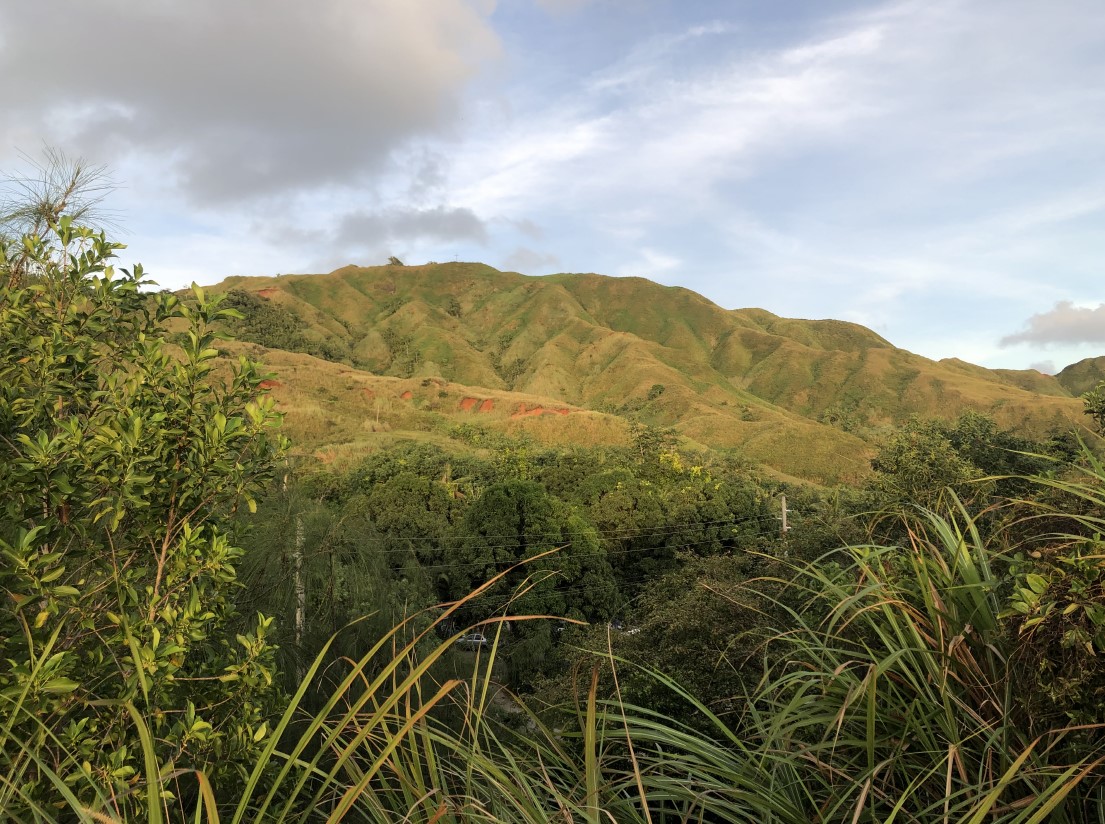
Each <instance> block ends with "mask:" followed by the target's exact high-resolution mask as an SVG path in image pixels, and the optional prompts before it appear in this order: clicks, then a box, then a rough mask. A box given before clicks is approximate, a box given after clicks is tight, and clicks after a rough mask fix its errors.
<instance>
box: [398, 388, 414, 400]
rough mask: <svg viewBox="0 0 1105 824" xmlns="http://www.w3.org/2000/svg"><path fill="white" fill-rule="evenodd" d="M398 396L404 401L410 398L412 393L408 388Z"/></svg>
mask: <svg viewBox="0 0 1105 824" xmlns="http://www.w3.org/2000/svg"><path fill="white" fill-rule="evenodd" d="M399 397H400V398H402V399H403V400H405V401H409V400H410V399H411V398H413V397H414V393H413V392H412V391H411V390H409V389H408V390H407V391H406V392H404V393H403V394H402V395H400V396H399Z"/></svg>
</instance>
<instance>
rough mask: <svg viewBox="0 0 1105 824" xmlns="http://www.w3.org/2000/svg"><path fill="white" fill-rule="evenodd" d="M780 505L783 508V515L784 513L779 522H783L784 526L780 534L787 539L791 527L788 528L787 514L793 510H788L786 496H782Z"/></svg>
mask: <svg viewBox="0 0 1105 824" xmlns="http://www.w3.org/2000/svg"><path fill="white" fill-rule="evenodd" d="M779 503H780V505H781V506H782V513H783V514H782V515H781V516H780V518H779V520H780V521H782V525H783V526H782V529H781V530H780V533H781V534H782V536H783V537H784V538H785V537H787V532H788V531H790V527H789V526H787V513H788V512H790V511H791V510H789V509H787V496H786V495H781V496H780V498H779Z"/></svg>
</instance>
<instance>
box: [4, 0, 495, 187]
mask: <svg viewBox="0 0 1105 824" xmlns="http://www.w3.org/2000/svg"><path fill="white" fill-rule="evenodd" d="M485 15H486V10H484V12H483V13H481V12H480V11H479V10H478V9H476V8H475V7H473V6H472V5H471V4H470V3H469V2H466V0H424V1H423V2H418V3H411V2H408V0H319V2H315V3H311V4H303V3H301V2H298V0H264V2H262V0H248V1H247V2H234V3H225V2H220V0H190V2H188V3H165V2H148V3H139V4H133V3H122V2H118V0H80V2H78V1H77V0H68V2H50V3H21V2H14V3H5V4H4V28H5V34H6V35H9V36H6V37H5V40H4V43H3V48H2V49H0V99H3V100H4V109H5V118H4V123H3V124H0V145H3V144H9V143H10V142H11V141H13V140H21V139H23V137H24V135H25V134H26V133H27V132H28V131H30V132H31V133H34V134H36V135H37V136H38V139H37V140H36V141H35V144H36V145H37V144H38V143H39V142H41V141H46V142H48V143H60V144H61V145H62V146H63V147H70V148H76V150H77V151H76V153H78V154H92V155H94V156H95V157H96V159H98V160H104V161H116V160H117V159H118V158H120V157H121V156H122V155H124V154H125V153H127V152H136V153H138V154H139V155H141V156H143V157H146V158H148V159H149V160H150V162H151V163H153V162H154V161H156V162H157V163H158V164H159V166H160V167H159V168H158V170H157V172H156V174H157V175H159V176H163V177H165V176H170V175H173V176H175V179H176V181H177V182H178V183H179V185H180V186H181V187H182V189H183V190H184V191H185V192H186V193H187V194H188V195H189V196H190V197H191V198H193V199H194V200H195V201H196V202H201V203H208V204H210V203H222V202H228V201H241V200H243V199H247V198H250V197H252V196H256V195H272V194H284V193H287V192H289V191H294V190H296V189H299V188H302V187H315V186H319V185H324V184H331V183H350V182H354V181H357V180H361V181H363V180H364V178H365V176H366V175H367V174H370V173H373V172H378V171H379V170H380V169H381V168H383V167H384V166H385V165H386V163H387V162H388V159H389V157H390V155H391V153H392V152H393V151H395V150H396V149H398V148H400V147H402V146H403V145H404V144H405V142H406V141H408V140H409V139H410V138H411V137H412V136H419V135H424V134H427V133H431V132H441V131H442V130H444V129H447V128H449V127H450V125H451V123H452V122H453V120H454V118H455V116H456V114H457V112H458V106H459V95H460V93H461V91H462V90H463V88H464V86H465V84H466V82H467V80H468V79H469V78H471V77H472V76H473V73H474V72H475V71H477V70H478V68H479V67H480V66H481V64H482V63H483V62H484V61H486V60H487V59H488V58H491V57H494V56H495V55H496V54H497V53H498V49H499V42H498V38H497V37H496V35H495V34H494V32H493V31H492V30H491V29H490V27H489V24H488V21H487V19H486V16H485ZM25 148H32V149H33V148H34V147H33V146H32V147H25ZM167 162H168V163H170V164H171V165H172V166H173V169H172V172H170V170H169V169H167V168H165V165H166V163H167Z"/></svg>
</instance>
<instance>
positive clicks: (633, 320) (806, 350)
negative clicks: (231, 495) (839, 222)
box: [215, 263, 1083, 483]
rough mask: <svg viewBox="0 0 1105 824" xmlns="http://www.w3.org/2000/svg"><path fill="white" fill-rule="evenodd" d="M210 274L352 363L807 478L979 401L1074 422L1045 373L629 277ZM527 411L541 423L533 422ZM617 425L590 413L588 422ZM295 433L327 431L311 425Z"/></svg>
mask: <svg viewBox="0 0 1105 824" xmlns="http://www.w3.org/2000/svg"><path fill="white" fill-rule="evenodd" d="M215 289H217V290H219V289H239V290H245V291H249V292H253V293H255V294H257V295H259V296H260V297H261V298H263V299H265V300H267V301H269V302H270V303H271V304H273V305H274V306H278V307H280V308H281V309H283V310H286V311H287V312H289V313H292V314H294V315H295V316H297V317H298V318H300V319H301V321H302V323H303V324H304V331H303V335H304V338H305V339H308V340H311V341H316V342H325V343H326V345H327V346H328V347H330V351H336V352H338V353H340V357H339V359H340V360H344V361H345V362H346V363H347V364H348V365H349V366H352V367H356V368H359V369H363V370H366V371H368V372H372V373H375V374H378V375H387V376H391V377H395V378H403V379H416V380H417V379H440V380H441V381H444V382H445V383H447V384H449V385H457V384H459V385H460V386H463V387H472V389H470V390H469V389H465V390H461V389H458V390H457V392H467V393H468V394H472V393H478V391H483V392H497V393H521V395H524V396H527V397H530V398H531V399H540V400H541V403H542V404H544V405H545V406H548V405H549V404H550V403H558V404H560V405H568V406H573V407H579V408H581V409H588V410H592V411H595V412H607V413H614V414H620V415H624V414H626V413H632V414H635V415H637V416H639V417H641V418H642V419H644V420H645V421H647V422H649V423H653V424H657V425H665V426H675V427H676V428H677V429H678V430H679V431H680V432H681V434H683V435H685V436H686V437H688V438H690V439H692V440H693V441H696V442H699V443H701V444H703V445H706V446H710V447H739V448H741V449H743V450H745V451H746V452H747V453H748V455H749V457H751V458H753V459H754V460H757V461H760V462H763V463H765V464H767V465H768V466H771V467H773V468H775V469H776V470H778V471H780V472H782V473H785V474H789V475H796V476H800V477H805V478H809V479H811V480H815V481H819V482H830V483H833V482H840V481H855V480H856V479H857V478H858V477H859V476H861V475H862V474H863V473H864V471H865V467H866V460H867V457H868V455H869V450H870V447H869V445H870V443H871V442H872V440H873V439H875V438H877V437H878V436H879V435H880V434H881V432H882V431H884V430H885V429H886V427H888V426H892V425H895V424H899V423H901V422H903V421H904V420H906V419H908V418H909V417H910V416H913V415H920V416H923V417H939V418H952V417H955V416H956V415H958V414H960V413H962V412H964V411H967V410H978V411H982V412H985V413H988V414H990V415H992V416H993V417H994V418H995V419H996V420H997V421H998V423H999V424H1001V425H1003V426H1008V427H1017V428H1021V429H1023V430H1025V431H1026V432H1027V433H1029V434H1033V435H1041V434H1044V433H1045V432H1047V431H1050V430H1053V429H1070V428H1072V427H1081V426H1082V425H1083V420H1082V419H1083V416H1082V408H1081V404H1080V402H1079V401H1078V400H1077V399H1075V398H1073V397H1071V394H1070V391H1069V390H1068V389H1067V388H1065V387H1064V385H1063V384H1062V383H1061V381H1060V380H1057V379H1055V378H1052V377H1050V376H1045V375H1041V374H1039V373H1034V372H1032V371H1031V370H1025V371H1023V372H1022V371H1017V370H999V371H995V370H987V369H983V368H982V367H978V366H974V365H972V364H967V363H964V362H962V361H956V360H945V361H940V362H936V361H932V360H929V359H927V358H923V357H921V356H919V355H915V354H913V353H911V352H907V351H905V350H902V349H898V348H896V347H894V346H893V345H891V344H890V343H889V342H888V341H886V340H885V339H883V338H882V337H880V336H879V335H877V334H875V333H874V332H872V331H871V330H869V329H866V328H864V327H862V326H859V325H856V324H852V323H846V322H843V321H835V320H793V319H786V318H780V317H777V316H776V315H773V314H771V313H770V312H767V311H765V310H762V309H739V310H727V309H723V308H722V307H720V306H717V305H716V304H714V303H712V302H710V301H709V300H707V299H706V298H704V297H702V296H701V295H698V294H696V293H694V292H691V291H689V290H687V289H682V288H678V287H667V286H661V285H659V284H656V283H652V282H650V281H647V280H643V279H640V278H610V277H603V276H600V275H590V274H588V275H572V274H561V275H551V276H547V277H527V276H524V275H519V274H515V273H509V272H500V271H498V270H496V269H493V268H491V267H489V266H484V265H482V264H471V263H447V264H426V265H423V266H377V267H367V268H362V267H353V266H349V267H345V268H343V269H339V270H337V271H335V272H332V273H330V274H328V275H289V276H283V277H279V278H231V279H228V280H227V281H224V282H223V283H222V284H220V285H219V286H217V287H215ZM273 351H274V353H275V350H273ZM274 357H281V356H277V355H275V354H274V355H271V356H268V358H267V359H268V360H269V362H270V364H271V365H272V366H274V367H278V365H277V364H276V363H275V361H274ZM313 368H321V367H313ZM278 371H280V370H279V368H278ZM481 387H482V389H477V388H481ZM293 391H294V390H293ZM412 391H413V390H412ZM339 394H340V392H339ZM503 397H504V398H505V397H506V396H505V395H504V396H503ZM523 402H524V401H523V400H522V399H521V397H519V398H518V399H512V400H511V401H510V403H511V404H514V405H515V406H514V408H515V409H517V405H518V404H521V403H523ZM531 402H533V401H532V400H531ZM339 406H340V404H339ZM435 411H438V412H442V411H443V410H441V409H438V410H435ZM311 414H315V411H314V410H312V411H311ZM567 420H569V419H568V418H564V419H563V421H567ZM563 421H562V422H563ZM394 425H396V426H405V424H401V423H395V424H394ZM512 425H513V424H512ZM527 425H529V424H527ZM292 426H293V427H295V426H297V424H295V423H294V422H293V423H292ZM349 426H350V425H349V424H335V425H334V426H333V427H331V428H337V429H342V428H343V427H344V428H345V429H348V428H349ZM533 427H534V429H535V430H537V431H539V432H540V434H541V437H543V438H554V439H555V438H556V437H557V434H556V433H557V427H556V426H554V425H553V424H552V423H550V422H548V421H542V422H541V424H534V425H533ZM616 429H617V426H616V425H614V424H609V425H606V424H603V425H598V424H595V425H594V426H593V427H592V430H593V431H594V432H595V434H594V437H601V436H600V435H599V434H597V433H598V431H599V430H602V431H603V432H604V433H605V434H610V433H613V432H614V431H616ZM352 434H353V433H350V432H348V431H346V432H343V434H342V437H343V438H345V440H346V441H348V440H349V439H350V437H351V436H352ZM560 436H561V437H564V433H563V432H561V433H560ZM603 436H605V435H603ZM567 437H568V438H569V439H570V437H571V435H568V436H567ZM297 440H299V441H300V443H307V444H310V445H312V446H322V445H325V444H326V443H329V442H333V441H330V440H329V436H328V435H327V434H326V432H313V433H312V434H311V435H310V436H308V437H307V439H306V440H303V439H302V438H297Z"/></svg>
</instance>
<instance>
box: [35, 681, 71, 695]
mask: <svg viewBox="0 0 1105 824" xmlns="http://www.w3.org/2000/svg"><path fill="white" fill-rule="evenodd" d="M79 686H80V684H78V683H77V682H76V681H74V680H73V679H71V678H52V679H51V680H49V681H47V682H46V683H45V684H43V685H42V691H43V692H48V693H51V694H56V695H65V694H66V693H70V692H72V691H73V690H75V689H76V688H77V687H79Z"/></svg>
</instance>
